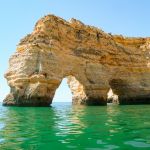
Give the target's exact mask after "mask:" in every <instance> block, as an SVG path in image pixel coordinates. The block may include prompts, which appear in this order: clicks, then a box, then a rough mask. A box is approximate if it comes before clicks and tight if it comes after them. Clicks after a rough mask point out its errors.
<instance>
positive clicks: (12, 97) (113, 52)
mask: <svg viewBox="0 0 150 150" xmlns="http://www.w3.org/2000/svg"><path fill="white" fill-rule="evenodd" d="M65 77H68V84H69V87H70V89H71V91H72V95H73V97H72V101H73V103H74V104H78V105H107V93H108V91H109V90H110V89H112V91H113V92H114V93H115V94H116V95H118V97H119V103H120V104H149V103H150V38H132V37H131V38H130V37H123V36H121V35H111V34H108V33H105V32H104V31H102V30H101V29H98V28H96V27H93V26H88V25H85V24H83V23H82V22H80V21H78V20H76V19H71V20H70V21H69V22H67V21H65V20H64V19H62V18H59V17H56V16H54V15H47V16H45V17H43V18H42V19H40V20H39V21H38V22H37V23H36V25H35V28H34V30H33V32H32V33H31V34H28V35H27V36H26V37H25V38H23V39H22V40H21V41H20V43H19V45H18V46H17V50H16V52H15V53H14V54H13V55H12V56H11V57H10V60H9V69H8V71H7V72H6V73H5V78H6V79H7V81H8V85H9V86H10V93H9V94H8V95H7V96H6V98H5V99H4V101H3V105H5V106H8V105H11V106H49V105H50V104H51V103H52V100H53V97H54V94H55V91H56V89H57V88H58V87H59V85H60V83H61V81H62V80H63V79H64V78H65Z"/></svg>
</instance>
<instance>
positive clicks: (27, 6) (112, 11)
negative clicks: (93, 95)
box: [0, 0, 150, 102]
mask: <svg viewBox="0 0 150 150" xmlns="http://www.w3.org/2000/svg"><path fill="white" fill-rule="evenodd" d="M50 13H51V14H55V15H57V16H60V17H62V18H64V19H66V20H69V19H70V18H76V19H79V20H81V21H82V22H84V23H85V24H89V25H94V26H97V27H100V28H102V29H103V30H104V31H106V32H111V33H113V34H123V35H126V36H144V37H145V36H150V19H149V18H150V0H0V101H2V99H3V98H4V97H5V95H6V94H7V93H8V92H9V87H8V86H7V83H6V80H5V79H4V77H3V74H4V72H5V71H6V70H7V68H8V59H9V57H10V55H11V54H13V53H14V51H15V49H16V45H17V44H18V42H19V40H20V39H21V38H23V37H24V36H25V35H26V34H28V33H30V32H31V31H32V30H33V27H34V25H35V23H36V21H37V20H38V19H40V18H41V17H42V16H44V15H47V14H50ZM54 101H55V102H56V101H71V93H70V91H69V88H68V87H67V84H66V80H64V81H63V83H62V85H61V86H60V88H59V89H58V90H57V92H56V97H55V100H54Z"/></svg>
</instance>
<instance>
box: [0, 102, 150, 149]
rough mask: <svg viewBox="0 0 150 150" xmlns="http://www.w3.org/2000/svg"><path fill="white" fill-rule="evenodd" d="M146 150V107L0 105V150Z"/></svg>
mask: <svg viewBox="0 0 150 150" xmlns="http://www.w3.org/2000/svg"><path fill="white" fill-rule="evenodd" d="M50 149H52V150H59V149H61V150H67V149H75V150H82V149H83V150H120V149H121V150H133V149H137V150H150V106H149V105H137V106H136V105H132V106H113V105H109V106H103V107H96V106H92V107H85V106H72V105H71V104H70V103H54V104H53V106H52V107H49V108H44V107H41V108H36V107H29V108H28V107H3V106H1V105H0V150H50Z"/></svg>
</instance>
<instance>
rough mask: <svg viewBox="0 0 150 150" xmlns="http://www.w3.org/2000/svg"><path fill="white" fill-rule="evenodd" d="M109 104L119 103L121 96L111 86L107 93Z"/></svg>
mask: <svg viewBox="0 0 150 150" xmlns="http://www.w3.org/2000/svg"><path fill="white" fill-rule="evenodd" d="M109 104H119V96H118V95H117V94H115V93H114V92H113V90H112V89H111V88H110V89H109V91H108V93H107V105H109Z"/></svg>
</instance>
